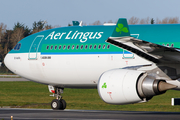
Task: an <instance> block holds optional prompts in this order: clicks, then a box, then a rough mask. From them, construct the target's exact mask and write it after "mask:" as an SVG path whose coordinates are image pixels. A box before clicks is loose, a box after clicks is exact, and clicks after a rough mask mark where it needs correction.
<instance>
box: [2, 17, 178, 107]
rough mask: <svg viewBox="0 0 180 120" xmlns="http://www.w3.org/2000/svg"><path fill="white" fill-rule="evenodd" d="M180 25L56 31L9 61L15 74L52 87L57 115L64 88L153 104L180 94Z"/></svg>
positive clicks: (26, 43) (24, 44)
mask: <svg viewBox="0 0 180 120" xmlns="http://www.w3.org/2000/svg"><path fill="white" fill-rule="evenodd" d="M179 33H180V24H166V25H163V24H155V25H128V23H127V19H125V18H119V20H118V21H117V23H116V24H104V25H97V26H82V24H81V23H79V22H78V21H74V22H73V26H68V27H60V28H54V29H50V30H45V31H41V32H39V33H35V34H32V35H30V36H28V37H26V38H24V39H22V40H21V41H19V42H18V43H17V44H16V46H15V47H14V48H13V49H12V50H11V51H10V52H9V53H8V54H7V55H6V56H5V59H4V63H5V65H6V66H7V68H8V69H9V70H11V71H12V72H14V73H15V74H18V75H20V76H22V77H24V78H26V79H28V80H30V81H34V82H38V83H41V84H46V85H48V88H49V91H50V92H51V93H53V96H54V97H55V99H54V100H52V102H51V107H52V109H53V110H64V109H65V108H66V101H65V100H64V99H62V93H63V90H64V88H86V89H91V88H97V90H98V93H99V96H100V98H101V99H102V100H103V101H104V102H106V103H108V104H117V105H122V104H133V103H142V102H147V101H149V100H150V99H151V98H152V97H153V96H155V95H160V94H163V93H165V92H166V91H167V90H170V89H174V90H180V79H179V78H180V64H179V63H180V59H179V56H180V46H179V45H180V42H179V41H180V40H179Z"/></svg>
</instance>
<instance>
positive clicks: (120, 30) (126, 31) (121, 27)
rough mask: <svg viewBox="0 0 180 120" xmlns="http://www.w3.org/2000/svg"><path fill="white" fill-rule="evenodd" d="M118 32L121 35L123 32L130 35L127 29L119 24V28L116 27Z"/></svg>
mask: <svg viewBox="0 0 180 120" xmlns="http://www.w3.org/2000/svg"><path fill="white" fill-rule="evenodd" d="M116 32H120V33H119V34H121V32H125V33H128V32H129V31H128V29H127V27H124V25H123V24H121V23H119V24H118V27H116Z"/></svg>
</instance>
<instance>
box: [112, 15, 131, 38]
mask: <svg viewBox="0 0 180 120" xmlns="http://www.w3.org/2000/svg"><path fill="white" fill-rule="evenodd" d="M124 36H130V31H129V27H128V23H127V20H126V19H125V18H119V20H118V22H117V24H116V27H115V29H114V31H113V33H112V35H111V37H124Z"/></svg>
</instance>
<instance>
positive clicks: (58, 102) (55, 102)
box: [51, 99, 62, 110]
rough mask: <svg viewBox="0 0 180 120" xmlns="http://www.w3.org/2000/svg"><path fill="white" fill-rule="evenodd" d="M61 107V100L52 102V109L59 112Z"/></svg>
mask: <svg viewBox="0 0 180 120" xmlns="http://www.w3.org/2000/svg"><path fill="white" fill-rule="evenodd" d="M60 106H62V103H61V102H60V100H57V99H54V100H52V102H51V108H52V109H53V110H58V109H60Z"/></svg>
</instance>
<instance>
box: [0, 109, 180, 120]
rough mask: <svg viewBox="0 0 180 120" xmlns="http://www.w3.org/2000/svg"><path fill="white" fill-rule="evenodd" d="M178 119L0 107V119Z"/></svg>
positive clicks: (176, 119)
mask: <svg viewBox="0 0 180 120" xmlns="http://www.w3.org/2000/svg"><path fill="white" fill-rule="evenodd" d="M11 116H13V120H64V119H66V120H79V119H87V120H90V119H103V120H110V119H118V120H170V119H173V120H179V118H180V113H179V112H133V111H97V110H64V111H60V110H51V109H17V108H14V109H13V108H10V109H4V108H1V109H0V120H2V119H4V120H10V118H11Z"/></svg>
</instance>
